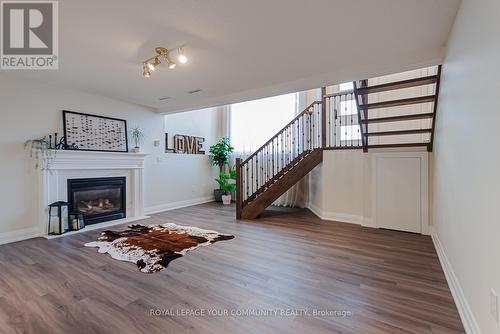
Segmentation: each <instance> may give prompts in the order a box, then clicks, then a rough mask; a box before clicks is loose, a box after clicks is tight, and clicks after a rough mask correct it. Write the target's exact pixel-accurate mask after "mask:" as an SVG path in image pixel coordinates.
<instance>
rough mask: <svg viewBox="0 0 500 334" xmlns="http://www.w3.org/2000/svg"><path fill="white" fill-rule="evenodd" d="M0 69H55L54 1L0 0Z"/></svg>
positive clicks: (56, 52) (56, 53)
mask: <svg viewBox="0 0 500 334" xmlns="http://www.w3.org/2000/svg"><path fill="white" fill-rule="evenodd" d="M0 7H1V15H0V17H1V28H2V32H1V43H0V44H1V54H0V58H1V59H0V68H1V69H5V70H7V69H57V68H58V37H59V36H58V3H57V1H13V0H3V1H0Z"/></svg>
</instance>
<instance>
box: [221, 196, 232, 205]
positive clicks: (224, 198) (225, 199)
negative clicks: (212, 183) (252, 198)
mask: <svg viewBox="0 0 500 334" xmlns="http://www.w3.org/2000/svg"><path fill="white" fill-rule="evenodd" d="M222 204H224V205H229V204H231V195H222Z"/></svg>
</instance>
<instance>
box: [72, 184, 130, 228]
mask: <svg viewBox="0 0 500 334" xmlns="http://www.w3.org/2000/svg"><path fill="white" fill-rule="evenodd" d="M125 189H126V188H125V178H124V177H112V178H92V179H71V180H68V199H69V203H70V205H69V209H70V211H72V212H74V211H80V212H81V213H82V214H83V216H84V218H85V223H86V224H94V223H99V222H104V221H110V220H115V219H121V218H125V212H126V208H125Z"/></svg>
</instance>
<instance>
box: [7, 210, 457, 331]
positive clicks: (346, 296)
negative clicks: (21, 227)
mask: <svg viewBox="0 0 500 334" xmlns="http://www.w3.org/2000/svg"><path fill="white" fill-rule="evenodd" d="M164 222H174V223H177V224H182V225H191V226H198V227H201V228H208V229H214V230H216V231H219V232H221V233H231V234H234V235H235V239H233V240H229V241H221V242H218V243H216V244H213V245H210V246H208V247H202V248H199V249H197V250H194V251H192V252H190V253H188V254H187V255H186V256H184V257H181V258H179V259H177V260H174V261H173V262H171V263H170V265H169V267H168V268H167V269H166V270H164V271H162V272H160V273H155V274H143V273H140V272H139V271H138V270H137V268H136V266H135V265H134V264H132V263H127V262H120V261H117V260H113V259H112V258H111V257H110V256H109V255H107V254H99V253H97V249H96V248H88V247H84V246H83V244H84V243H85V242H88V241H91V240H94V239H96V238H97V237H98V235H99V231H88V232H85V233H80V234H76V235H73V236H65V237H63V238H59V239H54V240H45V239H42V238H37V239H31V240H27V241H22V242H17V243H13V244H8V245H3V246H0V333H2V334H3V333H50V334H57V333H72V334H76V333H214V334H220V333H314V334H318V333H370V334H376V333H419V334H420V333H463V332H464V330H463V327H462V324H461V322H460V319H459V315H458V313H457V309H456V307H455V305H454V303H453V299H452V296H451V294H450V291H449V289H448V286H447V284H446V280H445V277H444V274H443V272H442V269H441V266H440V264H439V260H438V258H437V255H436V251H435V250H434V247H433V244H432V241H431V239H430V238H429V237H427V236H421V235H415V234H409V233H402V232H395V231H387V230H377V229H370V228H362V227H360V226H357V225H352V224H342V223H335V222H327V221H322V220H320V219H318V218H316V216H314V215H313V214H312V213H311V212H309V211H308V210H268V211H266V212H265V213H264V215H263V217H262V218H260V219H258V220H253V221H236V220H235V219H234V207H222V206H221V205H218V204H215V203H208V204H204V205H198V206H193V207H189V208H184V209H178V210H174V211H169V212H165V213H161V214H157V215H154V216H153V217H152V218H151V219H148V220H145V221H143V222H142V223H147V224H153V223H164ZM122 227H123V226H114V227H112V228H111V229H120V228H122ZM156 309H158V310H159V311H155V312H165V311H168V312H169V313H170V315H165V314H164V315H151V313H150V312H151V310H156ZM300 309H308V313H307V314H306V315H303V314H300V311H299V310H300ZM162 310H164V311H162ZM183 310H184V311H183ZM208 310H216V311H217V312H221V313H222V312H224V310H227V312H229V313H232V312H244V310H248V311H251V310H257V311H260V312H264V311H262V310H283V312H288V313H289V314H278V315H277V316H256V315H253V316H244V315H232V316H231V315H230V316H223V315H221V316H218V315H213V314H212V315H208ZM238 310H239V311H238ZM315 310H317V311H320V312H327V313H321V314H319V315H318V314H316V315H315V314H313V312H314V311H315ZM333 311H344V315H345V314H347V316H344V317H342V316H338V314H337V315H335V314H332V313H333ZM178 312H179V314H177V313H178ZM180 312H188V313H191V312H193V313H195V312H197V313H198V314H197V315H192V314H181V313H180ZM201 312H205V314H200V313H201ZM211 312H212V311H211ZM280 312H281V311H280ZM328 312H330V313H328Z"/></svg>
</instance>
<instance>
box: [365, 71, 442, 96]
mask: <svg viewBox="0 0 500 334" xmlns="http://www.w3.org/2000/svg"><path fill="white" fill-rule="evenodd" d="M436 82H437V75H430V76H426V77H421V78H415V79H408V80H401V81H395V82H389V83H385V84H380V85H374V86H368V87H360V88H358V94H359V95H367V94H373V93H380V92H387V91H391V90H398V89H405V88H411V87H418V86H425V85H432V84H435V83H436Z"/></svg>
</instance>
